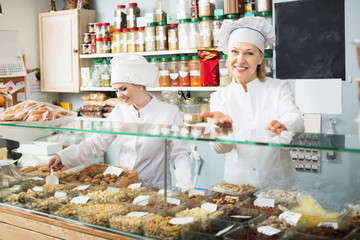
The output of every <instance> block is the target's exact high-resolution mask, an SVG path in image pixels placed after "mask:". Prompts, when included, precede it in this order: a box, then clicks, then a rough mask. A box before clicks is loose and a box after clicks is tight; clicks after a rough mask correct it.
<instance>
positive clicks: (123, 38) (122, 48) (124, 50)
mask: <svg viewBox="0 0 360 240" xmlns="http://www.w3.org/2000/svg"><path fill="white" fill-rule="evenodd" d="M128 35H129V29H128V28H123V30H122V34H121V41H120V52H121V53H127V52H128V47H127V46H128Z"/></svg>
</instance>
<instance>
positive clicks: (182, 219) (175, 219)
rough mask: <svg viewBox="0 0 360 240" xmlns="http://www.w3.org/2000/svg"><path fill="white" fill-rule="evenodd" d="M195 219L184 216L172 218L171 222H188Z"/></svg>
mask: <svg viewBox="0 0 360 240" xmlns="http://www.w3.org/2000/svg"><path fill="white" fill-rule="evenodd" d="M193 221H194V218H193V217H182V218H173V219H170V221H169V223H171V224H186V223H192V222H193Z"/></svg>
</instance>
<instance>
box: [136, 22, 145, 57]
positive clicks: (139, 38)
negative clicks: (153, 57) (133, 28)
mask: <svg viewBox="0 0 360 240" xmlns="http://www.w3.org/2000/svg"><path fill="white" fill-rule="evenodd" d="M135 38H136V39H135V50H136V52H144V51H145V27H139V28H138V30H137V32H136V35H135Z"/></svg>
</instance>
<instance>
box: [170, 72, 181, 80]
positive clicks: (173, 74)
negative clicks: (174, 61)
mask: <svg viewBox="0 0 360 240" xmlns="http://www.w3.org/2000/svg"><path fill="white" fill-rule="evenodd" d="M178 77H179V73H170V78H171V79H173V80H175V79H177V78H178Z"/></svg>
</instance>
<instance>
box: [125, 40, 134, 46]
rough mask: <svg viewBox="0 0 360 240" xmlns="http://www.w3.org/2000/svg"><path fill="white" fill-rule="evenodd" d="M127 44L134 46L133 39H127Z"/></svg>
mask: <svg viewBox="0 0 360 240" xmlns="http://www.w3.org/2000/svg"><path fill="white" fill-rule="evenodd" d="M127 44H129V45H134V44H135V40H134V39H129V40H128V41H127Z"/></svg>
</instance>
